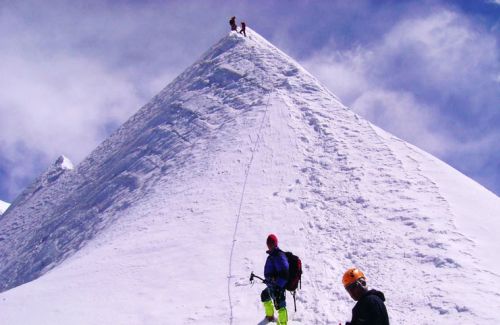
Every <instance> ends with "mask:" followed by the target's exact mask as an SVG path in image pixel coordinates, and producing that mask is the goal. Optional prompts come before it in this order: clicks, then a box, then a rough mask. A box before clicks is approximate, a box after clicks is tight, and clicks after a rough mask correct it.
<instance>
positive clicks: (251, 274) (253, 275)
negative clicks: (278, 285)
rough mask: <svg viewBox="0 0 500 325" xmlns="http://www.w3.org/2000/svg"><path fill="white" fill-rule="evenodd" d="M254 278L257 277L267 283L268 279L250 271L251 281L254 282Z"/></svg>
mask: <svg viewBox="0 0 500 325" xmlns="http://www.w3.org/2000/svg"><path fill="white" fill-rule="evenodd" d="M254 278H257V279H259V280H261V281H262V282H263V283H266V279H263V278H261V277H260V276H258V275H255V274H253V272H252V273H250V282H251V283H253V279H254Z"/></svg>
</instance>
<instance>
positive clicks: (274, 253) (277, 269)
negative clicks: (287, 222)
mask: <svg viewBox="0 0 500 325" xmlns="http://www.w3.org/2000/svg"><path fill="white" fill-rule="evenodd" d="M266 244H267V248H268V251H267V254H269V256H268V257H267V260H266V265H265V266H264V277H265V284H266V285H267V288H266V289H264V291H262V293H261V295H260V298H261V301H262V303H263V304H264V310H265V312H266V319H267V320H268V321H269V322H271V321H274V320H275V318H274V308H276V310H278V324H279V325H286V323H287V322H288V313H287V310H286V301H285V299H286V295H285V286H286V284H287V282H288V268H289V266H288V259H287V257H286V255H285V253H284V252H283V251H282V250H281V249H279V248H278V238H277V237H276V235H274V234H270V235H269V236H267V240H266ZM273 302H274V304H273ZM273 307H274V308H273Z"/></svg>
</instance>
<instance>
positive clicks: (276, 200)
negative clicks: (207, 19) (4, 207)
mask: <svg viewBox="0 0 500 325" xmlns="http://www.w3.org/2000/svg"><path fill="white" fill-rule="evenodd" d="M247 35H248V37H247V38H245V37H243V36H241V35H238V34H236V33H234V32H232V33H230V34H229V35H228V36H226V37H224V38H222V39H221V40H220V41H219V42H218V43H217V44H215V45H214V46H213V47H212V48H210V49H209V50H208V52H207V53H205V54H204V55H203V56H202V58H201V59H200V60H199V61H197V62H196V63H195V64H194V65H192V66H191V67H190V68H188V69H187V70H186V71H185V72H184V73H182V74H181V75H180V76H179V77H177V78H176V79H175V80H174V81H173V82H172V83H171V84H170V85H168V86H167V87H166V88H165V89H164V90H163V91H162V92H160V94H158V95H157V96H155V97H154V98H153V99H152V100H151V101H150V102H149V103H148V104H147V105H145V106H144V107H143V108H141V109H140V110H139V111H138V112H137V113H136V114H135V115H134V116H133V117H131V118H130V119H129V120H128V121H127V122H126V123H125V124H124V125H123V126H122V127H121V128H119V129H118V130H117V131H116V132H115V133H114V134H113V135H112V136H111V137H109V138H108V139H107V140H106V141H104V142H103V143H102V144H101V145H100V146H99V147H98V148H97V149H96V150H95V151H94V152H92V153H91V154H90V155H89V157H87V158H86V159H85V160H84V161H83V162H82V163H80V164H79V165H78V166H76V168H75V169H72V168H69V166H70V164H69V163H67V160H66V159H65V158H61V159H59V160H58V162H57V163H56V164H55V165H54V166H52V167H50V168H49V170H48V171H47V172H46V173H44V174H43V175H41V176H40V178H39V179H38V180H37V181H36V182H35V183H34V184H32V185H31V186H30V187H28V188H27V189H26V190H25V191H24V192H23V193H22V194H21V195H20V196H19V197H18V198H17V199H16V200H15V201H14V202H13V204H12V206H11V208H10V209H9V210H8V211H7V212H6V213H5V214H4V215H3V216H2V218H0V260H1V261H2V263H1V264H0V289H1V291H3V292H2V293H1V294H0V310H1V312H0V323H1V324H221V323H224V324H257V323H259V321H260V320H262V319H263V316H264V313H263V308H262V306H261V303H260V291H261V290H262V289H263V286H262V285H261V284H258V283H256V284H254V285H251V284H250V283H249V275H250V272H251V271H254V272H256V273H257V274H262V270H263V265H264V261H265V258H266V254H265V249H266V247H265V239H266V237H267V235H268V234H269V233H275V234H277V236H278V238H279V240H280V246H281V247H282V249H284V250H292V251H293V252H294V253H295V254H297V255H299V256H300V257H301V258H302V261H303V264H304V275H303V283H302V290H301V291H300V292H299V293H298V297H297V312H294V311H293V308H292V307H289V308H288V309H289V318H290V321H289V323H290V324H338V323H339V322H341V321H342V322H344V321H346V320H349V317H350V310H351V308H352V306H353V305H354V302H353V301H352V300H351V299H350V298H349V296H348V295H347V293H346V292H345V290H344V288H343V287H342V285H341V277H342V274H343V272H344V271H345V270H346V269H347V268H349V267H352V266H357V267H359V268H361V269H362V270H363V271H364V272H365V274H366V275H367V278H368V284H369V286H370V287H372V288H376V289H379V290H381V291H383V292H384V293H385V296H386V298H387V302H386V304H387V308H388V311H389V316H390V319H391V323H393V324H457V323H461V324H497V323H498V322H499V321H500V316H499V315H498V312H497V309H498V307H500V262H499V261H498V258H497V255H496V251H497V250H498V248H499V247H500V245H499V244H500V240H499V238H498V236H497V235H496V233H497V229H498V228H499V225H500V221H499V219H498V218H499V216H500V204H499V198H498V197H497V196H496V195H494V194H493V193H491V192H489V191H488V190H486V189H485V188H483V187H482V186H480V185H479V184H477V183H475V182H474V181H472V180H470V179H469V178H467V177H466V176H464V175H462V174H461V173H459V172H458V171H456V170H455V169H453V168H451V167H450V166H448V165H446V164H445V163H443V162H441V161H440V160H438V159H436V158H435V157H433V156H431V155H429V154H427V153H425V152H424V151H422V150H420V149H418V148H416V147H414V146H412V145H410V144H408V143H406V142H405V141H402V140H400V139H398V138H396V137H395V136H393V135H391V134H389V133H387V132H385V131H383V130H381V129H379V128H377V127H376V126H374V125H372V124H371V123H369V122H368V121H366V120H364V119H363V118H361V117H360V116H358V115H356V114H355V113H353V112H352V111H351V110H349V109H348V108H346V107H345V106H343V105H342V104H341V103H340V102H339V100H338V99H337V98H336V97H335V96H334V95H333V94H332V93H331V92H330V91H329V90H328V89H326V88H325V87H324V86H323V85H321V84H320V83H319V82H318V81H317V80H316V79H315V78H314V77H313V76H311V75H310V74H309V73H308V72H307V71H305V70H304V69H303V68H302V67H301V66H300V65H299V64H297V62H295V61H294V60H292V59H291V58H289V57H288V56H287V55H285V54H284V53H283V52H281V51H280V50H279V49H277V48H276V47H274V46H273V45H271V44H270V43H268V42H267V41H266V40H265V39H263V38H262V37H261V36H259V35H258V34H257V33H255V32H254V31H252V30H251V29H249V28H248V29H247ZM288 304H289V306H291V305H292V304H293V303H292V299H291V297H290V296H288Z"/></svg>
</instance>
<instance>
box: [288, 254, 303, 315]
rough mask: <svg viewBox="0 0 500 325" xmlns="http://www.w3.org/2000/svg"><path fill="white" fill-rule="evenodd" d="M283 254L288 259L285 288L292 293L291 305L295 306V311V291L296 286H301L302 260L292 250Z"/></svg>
mask: <svg viewBox="0 0 500 325" xmlns="http://www.w3.org/2000/svg"><path fill="white" fill-rule="evenodd" d="M285 256H286V259H287V260H288V282H287V283H286V286H285V289H286V290H288V291H290V292H291V293H292V297H293V305H294V306H295V311H297V304H296V301H295V293H296V291H297V288H299V289H300V288H301V284H302V281H301V278H302V261H301V260H300V258H299V257H298V256H297V255H293V253H292V252H286V253H285Z"/></svg>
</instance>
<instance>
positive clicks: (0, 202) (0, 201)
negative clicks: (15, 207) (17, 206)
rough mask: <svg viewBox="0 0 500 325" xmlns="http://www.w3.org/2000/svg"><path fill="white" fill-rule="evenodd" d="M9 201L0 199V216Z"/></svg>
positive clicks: (8, 204) (7, 206)
mask: <svg viewBox="0 0 500 325" xmlns="http://www.w3.org/2000/svg"><path fill="white" fill-rule="evenodd" d="M9 206H10V203H7V202H4V201H2V200H0V216H1V215H2V214H3V213H4V212H5V211H6V210H7V209H8V208H9Z"/></svg>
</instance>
